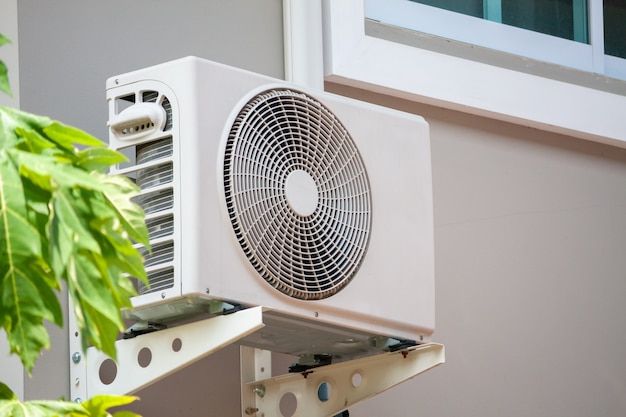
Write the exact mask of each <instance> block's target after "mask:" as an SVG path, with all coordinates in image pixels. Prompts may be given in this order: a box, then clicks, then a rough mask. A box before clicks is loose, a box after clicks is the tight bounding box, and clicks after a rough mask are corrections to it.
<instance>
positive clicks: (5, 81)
mask: <svg viewBox="0 0 626 417" xmlns="http://www.w3.org/2000/svg"><path fill="white" fill-rule="evenodd" d="M0 91H2V92H4V93H6V94H8V95H9V96H12V95H13V93H12V92H11V85H10V84H9V70H8V68H7V66H6V64H5V63H4V62H3V61H0Z"/></svg>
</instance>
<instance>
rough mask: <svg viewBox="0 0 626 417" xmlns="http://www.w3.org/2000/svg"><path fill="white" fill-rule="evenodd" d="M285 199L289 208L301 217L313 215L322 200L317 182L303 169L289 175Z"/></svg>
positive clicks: (286, 182)
mask: <svg viewBox="0 0 626 417" xmlns="http://www.w3.org/2000/svg"><path fill="white" fill-rule="evenodd" d="M285 197H286V198H287V203H289V207H291V208H292V209H293V211H295V212H296V213H298V214H299V215H300V216H310V215H311V214H313V213H314V212H315V209H316V208H317V205H318V203H319V200H320V195H319V191H318V190H317V185H316V184H315V180H314V179H313V177H311V175H310V174H309V173H308V172H306V171H304V170H302V169H296V170H294V171H291V172H290V173H289V175H287V180H286V181H285Z"/></svg>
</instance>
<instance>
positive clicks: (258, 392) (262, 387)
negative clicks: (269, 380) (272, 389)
mask: <svg viewBox="0 0 626 417" xmlns="http://www.w3.org/2000/svg"><path fill="white" fill-rule="evenodd" d="M254 393H255V394H256V395H258V396H259V397H260V398H263V397H265V385H257V386H256V387H254Z"/></svg>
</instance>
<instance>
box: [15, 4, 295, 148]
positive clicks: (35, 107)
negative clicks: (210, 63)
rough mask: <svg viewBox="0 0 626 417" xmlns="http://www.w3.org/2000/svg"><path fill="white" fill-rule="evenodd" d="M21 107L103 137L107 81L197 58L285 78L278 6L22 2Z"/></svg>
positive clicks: (280, 12)
mask: <svg viewBox="0 0 626 417" xmlns="http://www.w3.org/2000/svg"><path fill="white" fill-rule="evenodd" d="M19 30H20V33H19V35H20V46H21V50H20V69H21V75H22V80H21V91H22V95H23V101H22V105H23V108H24V109H26V110H30V111H33V112H37V113H45V114H49V115H51V116H53V117H55V118H59V119H61V120H63V121H65V122H67V123H71V124H74V125H77V126H79V127H82V128H84V129H87V130H88V131H90V132H91V133H93V134H96V135H98V136H100V137H105V136H106V128H105V122H106V115H107V108H106V105H105V101H104V81H105V80H106V78H108V77H110V76H112V75H116V74H118V73H122V72H127V71H131V70H135V69H139V68H142V67H145V66H148V65H154V64H158V63H160V62H164V61H167V60H171V59H176V58H180V57H183V56H187V55H197V56H200V57H203V58H207V59H212V60H215V61H218V62H222V63H225V64H230V65H235V66H238V67H241V68H245V69H250V70H253V71H256V72H260V73H264V74H268V75H271V76H274V77H278V78H282V77H283V46H282V45H283V32H282V1H280V0H262V1H246V0H212V1H208V0H194V1H166V0H132V1H128V0H107V1H96V0H57V1H38V0H20V1H19Z"/></svg>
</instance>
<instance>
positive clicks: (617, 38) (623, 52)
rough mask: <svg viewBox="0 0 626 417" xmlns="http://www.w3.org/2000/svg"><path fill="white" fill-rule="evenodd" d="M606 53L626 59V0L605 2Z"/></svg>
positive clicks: (605, 0) (606, 0)
mask: <svg viewBox="0 0 626 417" xmlns="http://www.w3.org/2000/svg"><path fill="white" fill-rule="evenodd" d="M604 53H605V54H607V55H613V56H617V57H620V58H626V0H604Z"/></svg>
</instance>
